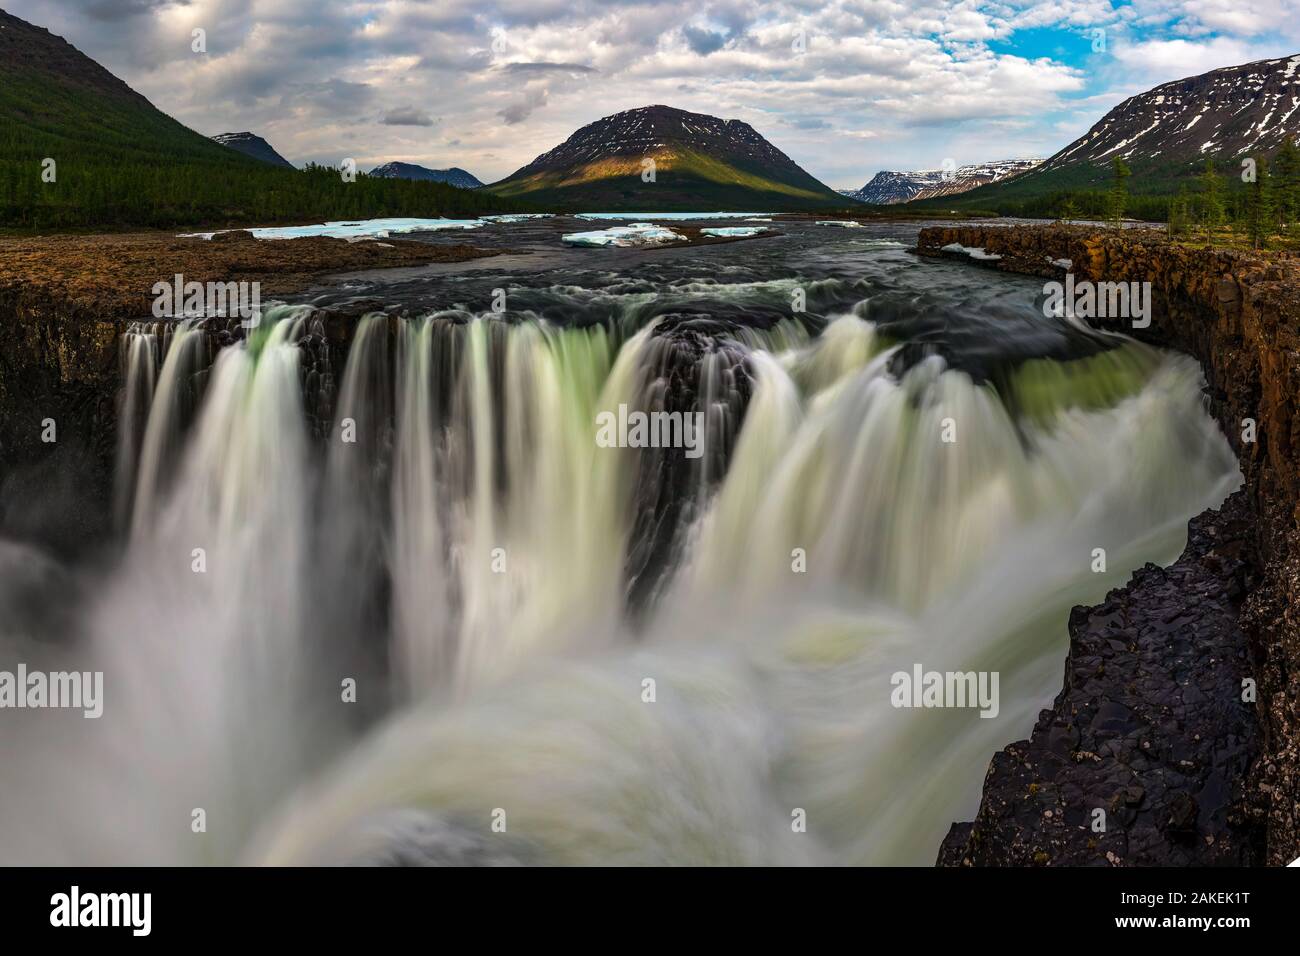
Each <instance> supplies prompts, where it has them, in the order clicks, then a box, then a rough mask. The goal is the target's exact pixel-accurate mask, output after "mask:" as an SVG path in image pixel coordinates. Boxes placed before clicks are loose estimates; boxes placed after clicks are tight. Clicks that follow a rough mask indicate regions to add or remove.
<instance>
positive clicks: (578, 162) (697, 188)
mask: <svg viewBox="0 0 1300 956" xmlns="http://www.w3.org/2000/svg"><path fill="white" fill-rule="evenodd" d="M651 174H653V178H652V179H647V178H646V177H648V176H650V175H651ZM485 188H486V189H487V190H489V191H491V192H495V193H497V194H499V195H502V196H516V197H519V198H526V199H529V200H531V201H534V202H541V203H547V202H550V203H563V204H570V205H577V206H582V207H585V208H588V209H593V210H594V209H611V210H617V209H653V210H664V211H668V210H681V209H695V210H699V209H733V210H737V211H745V210H753V211H780V210H785V209H800V208H817V207H834V206H843V205H844V199H843V198H842V197H841V196H840V195H839V194H838V193H836V192H835V191H834V190H833V189H831V188H830V187H829V186H826V185H825V184H823V183H821V182H819V181H818V180H816V179H814V178H813V177H812V176H810V175H809V174H808V173H807V172H805V171H804V170H803V169H802V168H800V166H799V165H798V164H797V163H795V162H794V160H792V159H790V157H788V156H786V155H785V153H783V152H781V151H780V150H779V149H777V148H776V147H775V146H773V145H772V144H771V143H770V142H768V141H767V140H766V139H765V138H764V137H763V136H762V135H761V134H759V133H758V131H756V130H755V129H754V128H753V127H752V126H750V125H749V124H748V123H744V122H741V121H740V120H734V119H733V120H724V119H720V118H718V117H716V116H710V115H708V114H705V113H689V112H687V111H685V110H679V109H675V108H673V107H669V106H643V107H640V108H638V109H633V110H625V111H624V112H621V113H615V114H613V115H612V116H606V117H604V118H602V119H599V120H597V121H596V122H594V123H589V124H587V125H586V126H584V127H582V128H581V129H579V130H578V131H577V132H575V133H574V134H573V135H572V136H570V137H569V138H568V139H566V140H565V141H564V142H563V143H561V144H560V145H558V146H556V147H555V148H554V149H551V150H549V151H547V152H545V153H542V154H541V155H540V156H538V157H537V158H536V159H534V160H533V161H532V162H531V163H529V164H528V165H526V166H524V167H523V168H521V169H519V170H517V171H516V172H514V173H512V174H511V175H510V176H507V177H506V178H505V179H503V180H501V181H499V182H496V183H493V184H491V185H490V186H487V187H485Z"/></svg>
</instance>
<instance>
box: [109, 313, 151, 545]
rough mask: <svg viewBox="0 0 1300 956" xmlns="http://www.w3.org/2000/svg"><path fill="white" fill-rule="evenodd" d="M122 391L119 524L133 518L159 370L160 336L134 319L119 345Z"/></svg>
mask: <svg viewBox="0 0 1300 956" xmlns="http://www.w3.org/2000/svg"><path fill="white" fill-rule="evenodd" d="M119 354H120V358H119V363H120V365H121V370H122V383H123V384H122V394H121V401H120V402H119V406H118V413H117V462H116V466H115V480H116V484H115V486H114V500H113V513H114V518H115V521H116V524H117V526H118V527H119V528H124V527H127V525H128V522H129V521H130V519H131V500H132V493H133V492H134V490H135V484H134V478H135V463H136V459H137V456H138V455H139V452H140V442H141V440H142V436H143V435H144V431H145V423H146V421H147V419H148V415H149V408H150V405H151V403H152V402H153V397H154V384H155V379H156V377H157V372H158V336H157V335H156V333H155V332H154V331H153V329H152V328H151V327H149V326H146V325H144V324H142V323H138V322H133V323H132V324H131V325H130V326H129V327H128V328H127V330H126V332H125V333H123V335H122V339H121V342H120V345H119Z"/></svg>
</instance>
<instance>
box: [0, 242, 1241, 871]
mask: <svg viewBox="0 0 1300 956" xmlns="http://www.w3.org/2000/svg"><path fill="white" fill-rule="evenodd" d="M783 226H784V224H783ZM520 228H521V230H522V232H521V233H518V234H516V235H515V237H514V239H513V241H514V242H515V243H518V242H519V236H520V235H523V236H525V237H527V236H528V235H529V233H528V232H527V230H528V229H539V230H540V229H542V228H544V226H543V225H542V224H531V225H530V224H524V225H522V226H521V227H520ZM873 230H874V231H873ZM906 238H907V236H906V235H905V230H904V229H903V228H902V227H866V228H863V229H857V230H842V229H827V228H822V229H818V227H816V225H815V224H811V223H809V224H804V225H800V226H784V235H782V236H780V237H777V238H765V239H759V240H755V241H753V242H741V243H734V244H729V245H724V246H715V247H710V248H707V249H703V250H692V249H675V250H656V251H654V252H653V253H649V254H643V253H641V252H640V251H639V250H613V249H609V250H607V249H581V250H579V249H572V250H563V251H562V252H561V253H556V255H558V256H559V258H556V259H553V260H548V261H546V262H543V263H540V264H539V265H538V266H537V267H534V268H520V269H516V268H515V267H514V266H510V267H509V268H506V267H501V266H495V267H494V266H492V265H487V266H483V265H481V264H480V265H479V266H477V267H474V268H469V267H466V266H457V267H455V268H449V269H448V270H447V271H446V272H445V273H442V274H437V275H432V276H424V277H420V278H406V279H403V280H401V281H400V282H393V283H388V284H385V283H383V282H381V281H379V280H375V279H368V280H365V281H364V282H363V283H362V284H361V286H357V285H356V284H353V285H352V286H347V287H340V288H339V289H337V290H335V291H334V292H332V293H330V294H328V295H321V296H317V297H315V298H313V299H310V300H304V301H300V302H294V303H285V304H280V305H276V306H273V307H271V308H269V309H268V310H267V311H266V313H265V316H264V320H263V323H262V325H261V326H260V327H259V328H258V329H256V330H254V331H252V332H251V333H250V334H249V335H248V336H247V337H241V338H237V339H236V340H235V341H231V342H229V343H225V340H223V339H220V337H218V336H215V335H214V334H212V333H213V331H214V326H213V323H212V322H210V321H202V320H198V321H196V320H186V321H184V322H181V323H176V324H171V323H141V324H139V325H138V326H135V327H133V329H132V330H131V332H130V333H129V334H128V335H126V336H125V337H124V340H123V343H122V368H123V381H124V393H123V398H122V406H121V407H122V410H123V412H122V417H121V420H120V423H119V452H118V457H117V462H116V476H117V488H116V499H115V510H116V516H117V520H118V526H119V534H118V542H117V546H116V547H117V550H116V551H115V553H114V556H113V559H112V560H111V561H106V562H102V563H99V564H94V565H88V566H86V567H76V568H69V569H62V570H63V571H64V572H66V573H68V574H69V575H73V576H75V577H76V578H77V579H78V581H79V591H80V592H81V596H80V597H79V598H78V599H77V601H76V603H75V607H74V608H73V610H72V611H71V615H72V617H73V620H72V622H71V623H70V624H69V625H68V626H67V628H66V629H65V630H66V632H65V633H63V634H61V635H60V638H59V639H58V640H35V639H33V638H32V637H31V636H30V635H26V634H22V633H18V632H16V631H14V630H13V629H7V630H4V631H2V632H0V650H3V652H4V658H3V660H4V661H5V662H8V661H19V660H21V661H25V662H26V664H27V665H28V666H30V667H32V668H37V667H40V668H44V669H47V670H55V669H60V668H61V667H63V666H66V667H67V668H68V669H75V670H79V671H96V672H98V671H102V672H103V674H104V679H103V701H102V704H103V716H102V717H101V718H100V719H98V720H93V721H88V720H83V719H81V715H80V713H53V712H40V713H32V712H26V711H24V712H21V713H19V712H15V713H13V714H8V715H6V724H5V726H6V730H7V733H6V735H5V739H4V740H3V742H0V758H2V759H3V760H4V764H5V768H6V769H5V772H4V774H3V776H2V777H0V852H2V853H3V856H4V859H5V860H6V862H10V863H41V864H53V863H59V864H105V865H114V864H159V863H179V864H196V865H197V864H229V863H255V864H340V863H347V864H399V863H400V864H412V863H414V864H426V865H439V864H463V863H481V864H564V865H569V864H574V865H582V864H710V865H712V864H736V865H753V864H779V865H805V864H849V865H860V864H914V865H930V864H932V863H933V862H934V858H935V855H936V853H937V851H938V846H939V842H940V840H941V839H942V838H943V836H944V834H945V833H946V831H947V829H948V827H949V825H950V824H951V823H952V821H954V820H958V819H967V818H969V817H970V816H971V815H972V812H973V810H974V809H975V806H976V803H977V801H978V797H979V786H980V782H981V780H982V778H983V775H984V770H985V768H986V767H987V764H988V761H989V758H990V757H991V755H992V754H993V753H994V752H995V751H996V750H997V749H999V748H1000V747H1002V746H1003V745H1005V744H1006V743H1007V742H1009V741H1012V740H1016V739H1020V738H1022V737H1024V736H1025V735H1026V734H1027V732H1028V730H1029V728H1030V727H1031V725H1032V723H1033V720H1034V718H1035V717H1036V715H1037V713H1038V711H1039V710H1040V709H1041V708H1042V707H1044V706H1046V705H1048V704H1049V703H1050V701H1051V698H1052V697H1053V696H1054V695H1055V693H1056V692H1057V691H1058V690H1059V687H1060V681H1061V673H1062V664H1063V660H1064V657H1065V653H1066V650H1067V646H1068V637H1067V632H1066V622H1067V620H1068V617H1069V611H1070V608H1071V607H1072V606H1074V605H1077V604H1086V603H1092V602H1096V601H1098V600H1099V599H1100V598H1101V597H1102V596H1103V595H1104V594H1105V593H1106V591H1107V590H1108V589H1110V588H1113V587H1117V586H1120V585H1122V584H1123V583H1124V582H1125V581H1126V580H1127V578H1128V576H1129V574H1130V572H1131V571H1132V570H1133V569H1135V568H1138V567H1140V566H1142V565H1143V564H1144V563H1145V562H1147V561H1155V562H1157V563H1168V562H1170V561H1171V560H1172V559H1173V558H1175V557H1176V556H1177V554H1178V553H1179V551H1180V550H1181V548H1182V546H1183V544H1184V543H1185V540H1186V523H1187V520H1188V519H1189V518H1190V517H1191V516H1193V515H1195V514H1197V513H1199V512H1200V511H1201V510H1203V509H1205V508H1207V507H1211V506H1215V505H1217V504H1218V503H1219V502H1221V501H1222V499H1223V498H1224V497H1225V496H1226V495H1227V494H1229V493H1230V492H1231V491H1233V490H1234V489H1235V488H1237V487H1238V486H1239V484H1240V475H1239V472H1238V470H1237V467H1236V463H1235V459H1234V456H1233V455H1232V453H1231V450H1230V449H1229V447H1228V445H1227V443H1226V441H1225V440H1224V438H1223V437H1222V435H1221V434H1220V433H1219V432H1218V430H1217V428H1216V426H1215V425H1214V423H1213V422H1212V421H1211V419H1210V418H1209V416H1208V415H1207V414H1206V412H1205V409H1204V403H1203V398H1202V394H1201V390H1202V387H1203V384H1204V383H1203V380H1202V377H1201V373H1200V371H1199V369H1198V368H1197V366H1196V365H1195V363H1194V362H1193V361H1191V360H1190V359H1188V358H1186V357H1184V356H1179V355H1175V354H1172V353H1168V352H1163V351H1159V350H1155V349H1152V348H1150V347H1147V346H1144V345H1142V344H1139V343H1137V342H1135V341H1132V340H1129V339H1126V338H1124V337H1122V336H1113V335H1102V334H1100V333H1095V332H1092V331H1091V330H1088V329H1087V328H1085V327H1082V326H1079V325H1076V324H1071V323H1068V322H1066V321H1064V320H1057V319H1052V318H1050V317H1045V316H1044V315H1043V310H1042V309H1041V308H1040V299H1041V296H1040V294H1039V293H1040V290H1039V287H1038V284H1036V283H1035V282H1033V281H1031V280H1023V279H1018V278H1014V277H1010V276H1003V275H1000V274H996V273H993V272H989V271H984V270H979V271H977V270H973V269H971V268H970V267H964V266H960V265H954V264H951V263H943V262H937V263H925V262H919V261H917V260H915V259H914V258H912V257H911V256H910V255H909V254H908V253H907V252H906V250H905V245H906ZM593 255H597V256H600V258H599V259H592V258H583V256H593ZM652 255H653V256H654V257H655V258H650V256H652ZM497 288H505V289H506V292H507V301H508V302H509V303H510V307H509V309H508V311H506V312H505V313H500V312H494V311H492V309H491V308H490V306H489V305H488V303H489V302H490V300H491V295H490V292H491V291H492V290H494V289H497ZM796 292H798V293H801V294H802V296H803V299H804V300H805V301H806V303H807V309H806V311H795V310H793V309H792V308H791V303H792V302H795V301H798V299H799V295H796ZM345 299H346V300H347V301H360V300H362V299H365V300H367V301H369V300H371V299H379V300H383V301H386V302H389V303H391V304H392V305H393V306H394V307H393V308H388V309H383V310H380V309H368V310H364V311H362V312H361V314H360V315H359V316H356V317H354V318H353V319H352V320H350V321H351V324H350V325H349V326H348V333H347V336H346V341H345V342H340V341H339V340H338V338H337V336H335V335H332V334H331V331H330V323H329V322H328V321H327V317H328V316H329V315H330V314H331V310H332V309H333V310H336V311H338V310H339V306H340V304H341V303H342V302H343V301H344V300H345ZM398 306H400V308H399V307H398ZM339 314H342V312H341V311H340V312H339ZM620 409H623V413H624V414H626V410H627V409H635V410H640V411H643V412H646V413H666V414H671V413H680V414H692V415H698V416H699V421H700V422H701V427H700V443H701V447H700V448H699V449H697V451H698V454H693V455H691V456H687V455H685V454H683V453H682V450H680V449H672V448H662V447H639V448H638V447H618V446H617V445H616V444H615V445H611V444H610V443H608V442H606V443H600V442H598V441H597V440H596V436H597V430H598V422H599V421H601V420H602V416H615V417H617V416H618V415H619V414H620ZM5 547H6V548H9V549H16V548H18V547H19V546H17V545H13V544H9V545H6V546H5ZM1098 549H1101V551H1102V552H1103V553H1104V557H1105V560H1104V562H1103V563H1104V569H1102V570H1099V569H1098V563H1097V553H1098ZM6 560H12V561H22V562H26V563H28V564H29V565H30V564H31V562H36V561H53V560H54V559H52V558H50V557H49V556H48V555H43V554H40V553H37V552H35V551H33V552H32V553H30V554H29V553H26V552H24V553H22V555H21V556H20V557H11V558H6ZM7 596H8V597H11V596H12V595H11V594H10V592H8V591H0V609H2V608H3V607H4V605H3V603H2V602H3V601H4V600H6V599H7ZM917 668H922V669H924V670H925V671H936V672H961V673H965V672H973V673H982V674H990V673H992V674H996V675H997V678H998V680H997V683H996V686H997V689H998V697H999V701H998V703H999V706H998V707H997V708H996V711H995V716H989V715H988V714H986V715H985V716H983V717H982V716H981V714H980V711H979V710H977V709H972V708H960V707H899V706H897V705H896V704H895V703H891V690H892V689H893V688H892V687H891V676H892V675H895V674H897V673H900V672H904V673H912V672H913V671H914V670H916V669H917ZM916 672H917V673H920V671H919V670H918V671H916ZM9 717H13V718H14V719H13V720H9V719H8V718H9ZM197 809H201V810H202V811H203V819H204V828H203V829H202V830H196V828H195V824H194V820H195V819H196V817H195V811H196V810H197Z"/></svg>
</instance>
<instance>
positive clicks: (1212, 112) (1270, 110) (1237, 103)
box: [1043, 56, 1300, 170]
mask: <svg viewBox="0 0 1300 956" xmlns="http://www.w3.org/2000/svg"><path fill="white" fill-rule="evenodd" d="M1297 67H1300V56H1292V57H1283V58H1281V59H1277V60H1259V61H1257V62H1255V63H1247V64H1245V65H1244V66H1229V67H1224V68H1223V69H1221V70H1213V71H1211V72H1209V73H1203V74H1201V75H1200V76H1193V77H1188V78H1186V79H1182V80H1175V81H1174V82H1172V83H1164V84H1161V85H1160V86H1157V87H1155V88H1154V89H1152V90H1148V91H1147V92H1145V93H1140V94H1138V95H1137V96H1130V97H1129V98H1128V99H1126V100H1125V101H1124V102H1123V103H1121V104H1120V105H1119V106H1117V107H1115V108H1114V109H1113V110H1111V111H1110V112H1109V113H1107V114H1106V115H1105V116H1103V117H1102V118H1101V120H1100V122H1098V123H1097V124H1096V125H1095V126H1093V128H1092V129H1090V130H1088V132H1087V133H1085V134H1084V135H1083V136H1081V137H1079V138H1078V139H1076V140H1075V141H1074V142H1073V143H1071V144H1070V145H1069V146H1067V147H1065V149H1063V150H1061V151H1060V152H1059V153H1057V154H1056V155H1055V156H1053V157H1051V158H1050V159H1049V160H1047V162H1046V163H1044V164H1043V169H1044V170H1052V169H1061V168H1065V167H1068V166H1078V165H1080V164H1093V165H1097V164H1102V163H1109V162H1110V160H1111V157H1113V156H1118V157H1120V158H1121V159H1123V160H1125V161H1126V162H1128V163H1129V165H1130V166H1132V165H1134V164H1139V165H1141V164H1144V163H1146V162H1149V161H1155V160H1158V161H1159V162H1161V163H1169V162H1193V161H1200V160H1204V159H1205V158H1206V157H1207V156H1208V157H1213V158H1216V159H1219V158H1221V159H1235V158H1236V157H1239V156H1245V155H1247V154H1250V153H1256V152H1262V153H1272V152H1273V151H1274V150H1275V149H1277V147H1278V146H1280V145H1281V144H1282V140H1283V138H1284V137H1287V136H1290V137H1291V138H1292V139H1295V138H1296V136H1297V135H1300V109H1297V107H1300V73H1298V72H1297Z"/></svg>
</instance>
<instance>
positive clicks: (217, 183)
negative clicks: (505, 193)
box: [0, 11, 530, 229]
mask: <svg viewBox="0 0 1300 956" xmlns="http://www.w3.org/2000/svg"><path fill="white" fill-rule="evenodd" d="M50 160H52V161H53V164H52V165H51V164H50V163H49V162H48V161H50ZM51 175H52V178H53V181H46V180H47V179H49V178H50V177H51ZM527 208H530V207H527V206H525V205H523V204H520V203H515V202H511V201H509V200H506V199H502V198H501V197H496V196H490V195H486V194H484V195H479V194H478V193H476V192H469V191H466V190H461V189H455V188H454V187H451V186H445V185H442V184H439V183H420V182H411V181H407V180H389V179H380V178H373V179H372V178H370V177H367V176H363V175H359V176H358V177H357V179H356V181H355V182H351V183H345V182H343V180H342V177H341V176H339V175H338V173H337V172H334V171H331V170H327V169H321V168H314V169H310V170H308V171H305V172H300V171H296V170H291V169H277V168H275V167H272V166H269V165H267V164H266V163H262V162H258V161H257V160H255V159H251V158H249V157H247V156H244V155H243V154H241V153H239V152H237V151H235V150H232V149H229V148H227V147H225V146H222V145H220V144H218V143H215V142H213V141H211V140H209V139H208V138H207V137H206V136H202V135H200V134H198V133H196V132H194V131H193V130H191V129H188V128H187V127H185V126H183V125H181V124H180V123H178V122H176V121H175V120H174V119H172V118H171V117H169V116H167V115H166V114H164V113H162V112H161V111H159V110H158V109H156V108H155V107H154V106H153V105H152V104H151V103H150V102H149V101H148V100H147V99H145V98H144V97H143V96H141V95H140V94H138V93H136V92H135V91H134V90H132V89H131V88H130V87H129V86H127V85H126V84H125V83H123V82H122V81H121V80H119V79H118V78H117V77H115V76H113V74H111V73H110V72H109V71H108V70H106V69H104V68H103V67H102V66H100V65H99V64H98V63H96V62H95V61H94V60H91V59H90V58H89V57H87V56H85V55H84V54H82V53H80V52H78V51H77V50H76V48H74V47H73V46H71V45H70V44H68V43H66V42H64V41H63V40H62V39H60V38H59V37H56V36H54V35H52V34H51V33H49V32H48V31H46V30H44V29H41V28H40V27H36V26H33V25H32V24H30V23H27V22H26V21H23V20H20V19H18V18H17V17H14V16H11V15H9V14H7V13H5V12H3V11H0V226H8V227H19V228H35V229H52V228H68V227H76V228H83V227H86V228H119V227H138V226H160V227H167V226H174V225H202V224H212V225H239V224H246V223H266V222H276V221H304V220H312V219H329V218H335V219H337V218H354V217H363V216H439V215H446V216H467V215H477V214H479V213H486V212H510V211H516V210H521V209H527Z"/></svg>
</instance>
